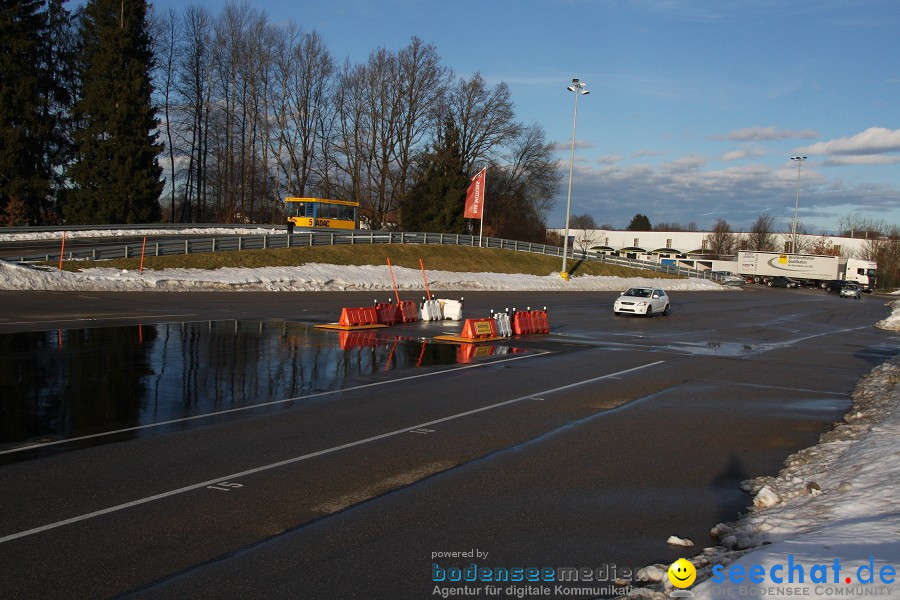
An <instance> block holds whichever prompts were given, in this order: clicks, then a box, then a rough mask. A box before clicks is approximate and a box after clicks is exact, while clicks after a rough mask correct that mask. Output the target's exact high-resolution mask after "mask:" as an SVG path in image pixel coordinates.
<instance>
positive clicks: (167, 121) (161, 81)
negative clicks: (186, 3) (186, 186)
mask: <svg viewBox="0 0 900 600" xmlns="http://www.w3.org/2000/svg"><path fill="white" fill-rule="evenodd" d="M154 21H155V22H154V28H155V29H156V30H157V32H156V34H155V35H154V45H155V53H156V56H157V72H156V75H157V79H158V83H157V85H156V89H157V90H158V91H159V93H160V94H161V95H162V108H163V126H164V129H165V136H166V154H168V158H169V192H170V195H171V208H170V213H171V214H170V215H169V220H170V221H171V222H172V223H174V222H175V195H176V182H175V177H176V173H175V154H176V150H175V143H174V141H173V130H174V126H173V123H172V120H173V118H174V116H175V115H174V112H175V111H174V109H175V107H174V106H173V103H174V96H175V80H176V75H177V67H178V60H179V55H178V51H179V46H178V40H179V36H180V32H179V23H178V15H177V14H176V12H175V10H174V9H169V10H168V11H167V12H166V13H165V15H161V16H159V17H156V15H154Z"/></svg>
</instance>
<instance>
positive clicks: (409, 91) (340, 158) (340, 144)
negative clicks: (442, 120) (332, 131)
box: [334, 37, 447, 228]
mask: <svg viewBox="0 0 900 600" xmlns="http://www.w3.org/2000/svg"><path fill="white" fill-rule="evenodd" d="M446 73H447V70H446V68H444V67H442V66H441V65H440V61H439V57H438V55H437V51H436V50H435V48H434V47H433V46H431V45H426V44H423V43H422V41H421V40H419V39H418V38H415V37H414V38H412V41H411V42H410V44H409V46H407V47H406V48H404V49H403V50H401V51H400V52H399V53H397V54H394V53H391V52H390V51H388V50H386V49H384V48H379V49H378V50H376V51H375V52H373V53H372V54H370V55H369V60H368V62H367V63H366V64H365V65H359V66H351V65H350V64H349V63H345V65H344V68H343V69H342V71H341V74H340V77H339V83H338V92H337V94H336V97H337V105H336V106H337V110H338V113H339V116H338V119H339V125H338V127H339V128H338V130H337V141H336V143H335V146H334V148H335V164H336V165H337V167H338V168H339V169H340V170H341V171H342V175H343V182H342V187H343V189H344V195H345V196H347V197H352V198H356V199H358V200H359V201H361V202H362V204H363V209H364V213H365V215H366V217H367V218H368V219H369V221H370V224H371V226H372V227H374V228H380V227H382V226H384V225H385V224H386V223H388V222H389V221H390V220H391V219H393V213H394V211H396V209H397V207H398V206H399V203H400V199H402V198H403V197H404V196H405V193H406V187H407V184H408V183H409V181H408V178H409V176H410V168H411V166H412V163H413V153H414V151H416V150H417V149H419V145H420V143H421V142H422V141H423V138H424V137H425V135H426V134H427V133H428V132H429V131H431V130H433V129H432V128H433V127H434V125H435V121H434V119H435V117H436V116H437V115H438V114H439V111H438V107H439V106H440V102H442V100H443V95H444V93H445V87H446V86H445V83H444V80H445V79H446ZM422 150H424V148H422Z"/></svg>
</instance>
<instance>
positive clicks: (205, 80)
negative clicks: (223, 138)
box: [173, 6, 213, 222]
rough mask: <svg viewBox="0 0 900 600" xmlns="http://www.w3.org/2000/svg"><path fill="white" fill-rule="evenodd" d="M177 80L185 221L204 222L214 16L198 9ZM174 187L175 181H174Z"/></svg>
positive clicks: (189, 22) (188, 21)
mask: <svg viewBox="0 0 900 600" xmlns="http://www.w3.org/2000/svg"><path fill="white" fill-rule="evenodd" d="M182 31H183V32H184V33H183V35H184V42H183V44H182V52H181V64H180V68H179V73H180V75H179V78H178V82H177V83H178V88H177V91H178V95H179V98H180V100H179V104H180V106H179V113H180V121H181V122H180V126H179V130H180V139H179V144H178V145H179V154H180V156H184V157H186V159H187V161H186V162H187V165H186V166H185V169H184V171H185V173H184V183H183V186H182V190H183V191H182V205H181V215H180V218H179V219H178V220H180V221H182V222H185V221H187V222H190V221H195V222H196V221H201V220H203V218H204V216H205V212H206V189H207V188H206V183H207V172H206V166H207V164H208V161H209V122H210V116H211V113H212V96H211V95H212V86H211V77H212V59H213V57H212V52H211V48H212V44H213V30H212V17H211V15H210V14H209V12H208V11H207V10H206V9H205V8H203V7H202V6H201V7H198V6H191V7H189V8H187V9H186V10H185V13H184V23H183V27H182ZM173 184H174V182H173Z"/></svg>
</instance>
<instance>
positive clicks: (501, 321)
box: [494, 313, 512, 337]
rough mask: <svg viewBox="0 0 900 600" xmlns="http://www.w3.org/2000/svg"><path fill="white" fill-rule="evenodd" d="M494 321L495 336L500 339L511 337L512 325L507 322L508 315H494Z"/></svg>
mask: <svg viewBox="0 0 900 600" xmlns="http://www.w3.org/2000/svg"><path fill="white" fill-rule="evenodd" d="M494 320H495V321H497V334H498V335H500V336H502V337H510V336H511V335H512V324H511V323H510V322H509V315H508V314H506V313H495V314H494Z"/></svg>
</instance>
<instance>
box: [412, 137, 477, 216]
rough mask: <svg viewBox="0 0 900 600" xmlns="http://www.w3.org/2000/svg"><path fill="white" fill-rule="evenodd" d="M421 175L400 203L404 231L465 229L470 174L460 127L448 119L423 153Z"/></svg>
mask: <svg viewBox="0 0 900 600" xmlns="http://www.w3.org/2000/svg"><path fill="white" fill-rule="evenodd" d="M420 173H421V175H420V177H419V179H418V181H416V183H415V184H414V185H413V186H412V188H411V189H410V190H409V193H408V194H407V196H406V198H405V200H404V202H403V203H402V204H401V207H400V218H401V223H402V226H403V229H405V230H406V231H434V232H441V233H465V218H464V215H463V213H464V210H465V204H466V190H467V189H468V187H469V177H468V175H466V173H465V171H464V170H463V164H462V156H461V155H460V151H459V130H458V129H457V128H456V126H455V125H454V124H453V122H452V121H449V120H448V121H447V123H445V124H444V127H443V129H442V131H441V133H440V135H439V136H438V138H437V140H436V141H435V143H434V147H433V149H432V152H430V153H429V154H427V155H426V156H424V157H423V161H422V166H421V167H420Z"/></svg>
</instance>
